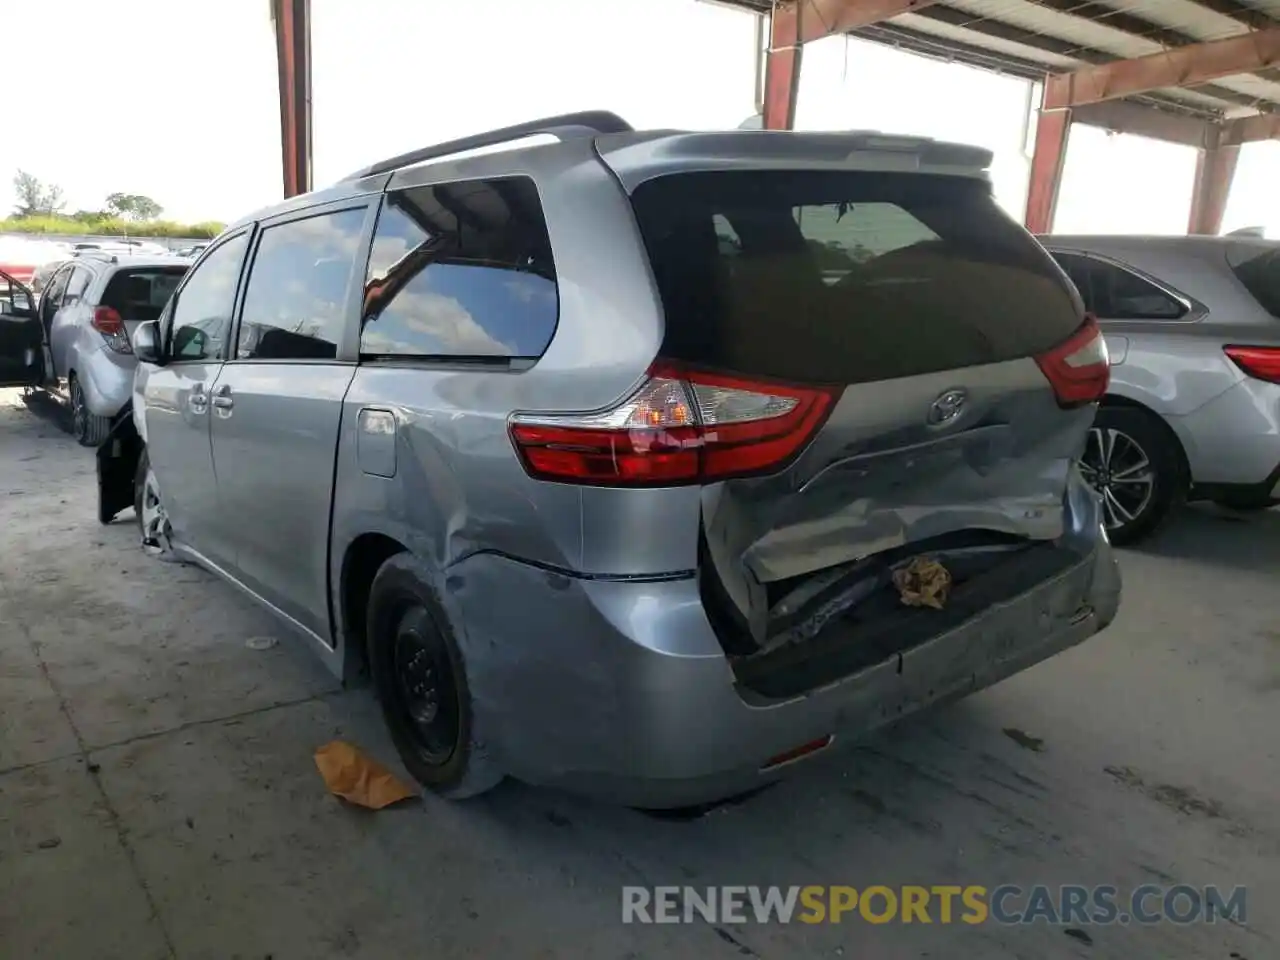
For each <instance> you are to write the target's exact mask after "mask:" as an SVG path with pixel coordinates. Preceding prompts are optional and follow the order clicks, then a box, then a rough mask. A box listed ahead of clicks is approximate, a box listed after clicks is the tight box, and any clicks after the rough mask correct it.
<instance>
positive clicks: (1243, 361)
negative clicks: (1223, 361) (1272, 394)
mask: <svg viewBox="0 0 1280 960" xmlns="http://www.w3.org/2000/svg"><path fill="white" fill-rule="evenodd" d="M1222 351H1223V352H1224V353H1225V354H1226V355H1227V356H1228V357H1230V358H1231V359H1232V360H1233V361H1234V362H1235V365H1236V366H1237V367H1239V368H1240V369H1241V370H1243V371H1244V372H1245V373H1247V374H1248V375H1249V376H1251V377H1253V378H1254V379H1255V380H1266V381H1267V382H1268V383H1280V347H1235V346H1232V347H1223V348H1222Z"/></svg>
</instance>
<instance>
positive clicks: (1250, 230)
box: [1227, 227, 1267, 240]
mask: <svg viewBox="0 0 1280 960" xmlns="http://www.w3.org/2000/svg"><path fill="white" fill-rule="evenodd" d="M1227 236H1228V237H1256V238H1257V239H1259V240H1265V239H1266V238H1267V228H1266V227H1241V228H1240V229H1239V230H1232V231H1231V232H1230V233H1228V234H1227Z"/></svg>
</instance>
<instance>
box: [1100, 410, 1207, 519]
mask: <svg viewBox="0 0 1280 960" xmlns="http://www.w3.org/2000/svg"><path fill="white" fill-rule="evenodd" d="M1177 442H1178V441H1177V438H1176V437H1175V436H1174V435H1173V432H1172V431H1171V430H1170V429H1169V428H1168V427H1167V426H1165V424H1164V422H1163V421H1161V420H1160V419H1159V418H1158V417H1156V416H1155V415H1154V414H1152V413H1148V412H1147V411H1146V410H1143V409H1140V408H1137V407H1103V408H1102V409H1100V410H1099V411H1098V414H1097V417H1096V418H1095V419H1094V423H1093V427H1092V428H1091V429H1090V431H1089V437H1088V440H1087V442H1086V443H1085V450H1084V455H1083V456H1082V457H1081V458H1080V472H1081V474H1083V476H1084V478H1085V480H1086V481H1088V483H1089V485H1090V486H1091V487H1093V489H1094V490H1095V491H1096V492H1097V494H1098V496H1099V497H1100V498H1101V500H1102V516H1103V523H1104V525H1105V526H1106V529H1107V535H1108V537H1110V539H1111V541H1112V542H1113V543H1116V544H1128V543H1135V542H1137V541H1138V540H1141V539H1142V538H1143V537H1146V536H1149V535H1150V534H1151V533H1152V532H1153V531H1154V530H1155V529H1156V527H1157V526H1159V525H1160V523H1161V522H1162V521H1163V520H1164V519H1165V518H1166V517H1167V516H1168V515H1169V512H1170V510H1171V509H1172V508H1173V506H1174V504H1175V503H1177V502H1178V501H1179V500H1180V499H1182V498H1183V497H1185V495H1186V486H1187V484H1186V478H1185V476H1184V473H1185V471H1184V470H1183V467H1182V461H1181V458H1180V457H1179V452H1178V448H1177Z"/></svg>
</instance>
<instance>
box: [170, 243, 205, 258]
mask: <svg viewBox="0 0 1280 960" xmlns="http://www.w3.org/2000/svg"><path fill="white" fill-rule="evenodd" d="M207 246H208V244H207V243H195V244H192V245H191V246H189V247H181V248H179V249H178V250H176V251H175V254H176V255H177V256H179V257H190V258H191V259H192V260H194V259H195V258H196V257H198V256H200V254H202V253H204V248H205V247H207Z"/></svg>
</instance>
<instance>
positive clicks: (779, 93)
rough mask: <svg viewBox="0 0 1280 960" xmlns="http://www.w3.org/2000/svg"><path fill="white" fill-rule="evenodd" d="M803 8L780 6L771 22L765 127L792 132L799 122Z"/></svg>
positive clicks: (766, 53) (765, 72)
mask: <svg viewBox="0 0 1280 960" xmlns="http://www.w3.org/2000/svg"><path fill="white" fill-rule="evenodd" d="M803 52H804V48H803V47H802V46H801V45H800V15H799V8H798V7H796V5H794V4H788V5H786V6H783V5H782V4H776V5H775V6H774V9H773V16H772V17H771V18H770V22H769V49H768V50H767V51H766V52H765V62H764V128H765V129H766V130H790V129H791V128H792V127H793V126H794V125H795V121H796V95H797V93H798V91H799V89H800V60H801V57H802V54H803Z"/></svg>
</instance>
